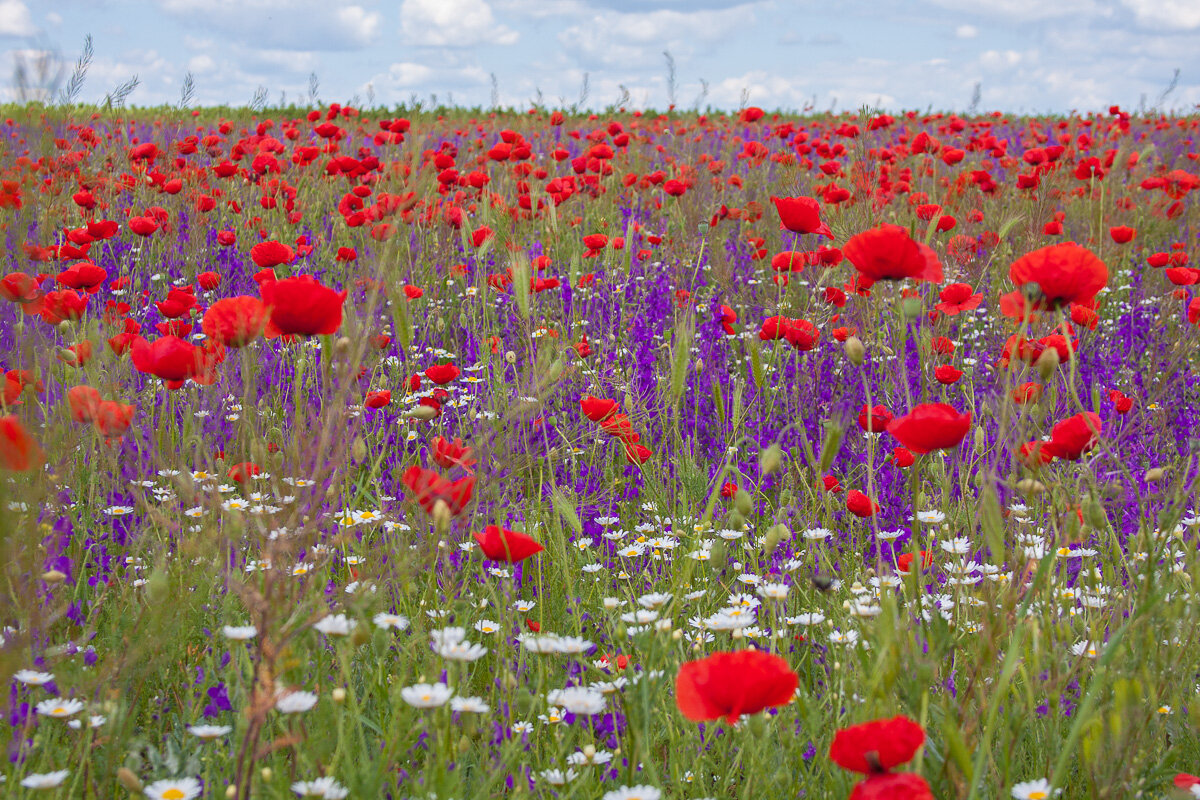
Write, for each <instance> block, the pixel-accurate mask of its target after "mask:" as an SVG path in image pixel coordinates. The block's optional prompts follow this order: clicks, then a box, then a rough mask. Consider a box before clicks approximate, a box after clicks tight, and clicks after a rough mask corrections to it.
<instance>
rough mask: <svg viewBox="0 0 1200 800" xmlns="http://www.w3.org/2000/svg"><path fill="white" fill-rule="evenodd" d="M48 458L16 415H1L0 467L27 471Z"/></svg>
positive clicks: (13, 470)
mask: <svg viewBox="0 0 1200 800" xmlns="http://www.w3.org/2000/svg"><path fill="white" fill-rule="evenodd" d="M45 458H46V454H45V453H43V452H42V448H41V447H39V446H38V443H37V442H35V441H34V440H33V438H32V437H31V436H30V435H29V432H28V431H26V430H25V428H24V426H22V425H21V421H20V420H19V419H17V418H16V417H0V469H6V470H9V471H11V472H26V471H28V470H31V469H34V468H35V467H37V466H39V465H40V464H41V463H42V462H43V461H44V460H45Z"/></svg>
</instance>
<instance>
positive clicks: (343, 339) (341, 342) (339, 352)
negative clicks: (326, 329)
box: [333, 336, 352, 358]
mask: <svg viewBox="0 0 1200 800" xmlns="http://www.w3.org/2000/svg"><path fill="white" fill-rule="evenodd" d="M351 344H352V343H351V341H350V337H349V336H339V337H338V338H337V341H335V342H334V343H333V354H334V355H335V356H337V357H338V358H345V357H346V356H348V355H350V347H351Z"/></svg>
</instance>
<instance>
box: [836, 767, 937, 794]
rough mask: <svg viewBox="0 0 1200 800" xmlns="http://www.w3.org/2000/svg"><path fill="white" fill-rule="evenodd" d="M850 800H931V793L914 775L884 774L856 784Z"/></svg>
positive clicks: (923, 780)
mask: <svg viewBox="0 0 1200 800" xmlns="http://www.w3.org/2000/svg"><path fill="white" fill-rule="evenodd" d="M850 800H933V792H932V791H930V789H929V784H928V783H926V782H925V779H924V778H922V777H921V776H920V775H917V774H916V773H913V772H885V773H882V774H879V775H869V776H868V777H866V778H864V779H863V780H861V781H859V782H858V783H856V784H855V785H854V788H853V789H852V790H851V791H850Z"/></svg>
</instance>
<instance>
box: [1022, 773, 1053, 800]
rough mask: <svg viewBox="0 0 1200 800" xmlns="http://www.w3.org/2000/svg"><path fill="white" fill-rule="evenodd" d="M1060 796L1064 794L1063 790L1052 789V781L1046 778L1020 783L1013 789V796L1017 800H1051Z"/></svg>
mask: <svg viewBox="0 0 1200 800" xmlns="http://www.w3.org/2000/svg"><path fill="white" fill-rule="evenodd" d="M1059 794H1062V789H1052V788H1051V787H1050V781H1048V780H1046V779H1045V778H1038V779H1037V780H1036V781H1025V782H1024V783H1018V784H1017V785H1016V786H1014V787H1013V788H1012V796H1013V798H1014V799H1015V800H1049V798H1051V797H1054V796H1055V795H1059Z"/></svg>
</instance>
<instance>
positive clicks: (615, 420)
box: [600, 414, 641, 444]
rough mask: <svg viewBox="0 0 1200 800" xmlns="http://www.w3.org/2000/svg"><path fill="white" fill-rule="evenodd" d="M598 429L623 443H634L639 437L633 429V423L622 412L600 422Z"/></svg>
mask: <svg viewBox="0 0 1200 800" xmlns="http://www.w3.org/2000/svg"><path fill="white" fill-rule="evenodd" d="M600 429H601V430H602V431H604V432H605V433H607V434H608V435H609V436H612V437H613V438H615V439H620V440H621V441H622V442H624V443H625V444H636V443H637V441H638V439H640V438H641V437H640V436H639V435H638V433H637V432H636V431H635V430H634V429H633V423H632V422H630V421H629V417H627V416H625V415H624V414H613V415H612V416H610V417H607V418H606V419H604V420H603V421H601V423H600Z"/></svg>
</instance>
